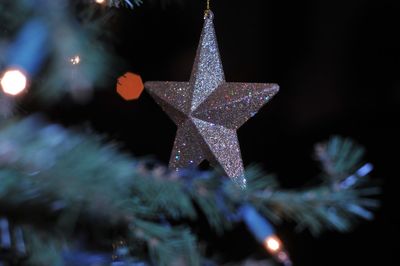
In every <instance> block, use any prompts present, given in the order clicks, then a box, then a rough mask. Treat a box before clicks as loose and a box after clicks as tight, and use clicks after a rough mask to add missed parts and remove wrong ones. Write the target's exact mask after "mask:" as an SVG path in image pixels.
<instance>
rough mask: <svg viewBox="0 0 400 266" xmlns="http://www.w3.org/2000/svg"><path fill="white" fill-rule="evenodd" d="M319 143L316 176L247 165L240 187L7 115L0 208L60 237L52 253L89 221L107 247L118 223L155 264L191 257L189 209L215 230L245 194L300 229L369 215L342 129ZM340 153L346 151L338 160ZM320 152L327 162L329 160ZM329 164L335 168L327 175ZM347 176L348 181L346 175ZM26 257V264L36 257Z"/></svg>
mask: <svg viewBox="0 0 400 266" xmlns="http://www.w3.org/2000/svg"><path fill="white" fill-rule="evenodd" d="M349 143H351V145H350V144H349ZM349 145H350V147H351V148H350V149H349V148H348V146H349ZM318 147H319V148H318V149H317V151H318V153H317V154H318V155H319V158H320V160H321V161H322V166H324V172H323V173H324V174H323V178H322V179H321V184H320V185H318V186H316V187H311V188H306V189H303V190H299V191H287V190H281V189H279V186H278V185H277V182H276V178H275V177H274V176H271V175H265V174H264V173H263V172H262V171H261V170H259V169H258V168H255V167H252V168H250V169H249V170H248V171H247V178H248V188H247V189H246V190H242V189H240V188H238V187H237V186H236V185H234V183H233V182H230V181H229V180H228V179H224V178H222V177H221V176H220V175H218V174H217V173H208V172H198V171H189V172H188V173H187V177H182V176H179V175H177V174H176V173H175V172H169V171H168V170H167V169H166V168H165V167H163V166H162V165H158V166H156V167H155V168H153V169H148V167H146V164H145V161H141V160H138V159H135V158H133V157H131V156H129V155H127V154H123V153H121V152H119V151H118V149H117V146H116V145H110V144H104V140H102V139H101V138H100V137H97V136H94V135H85V134H81V133H78V132H74V131H71V130H65V129H64V128H62V127H61V126H59V125H54V124H48V123H46V122H44V121H43V119H42V118H40V117H38V116H32V117H29V118H26V119H23V120H13V121H8V123H7V124H5V125H3V126H2V127H1V129H0V206H1V209H0V210H2V212H5V213H7V215H8V217H13V219H15V220H16V222H17V223H20V224H23V225H29V227H30V228H31V229H30V231H32V232H33V233H34V234H36V235H39V236H41V237H39V239H48V238H50V239H51V242H55V243H60V244H57V245H54V246H53V248H52V249H51V252H52V253H51V254H50V255H51V256H52V257H54V260H57V256H55V255H54V254H58V255H60V254H61V251H62V250H63V249H65V247H66V246H70V245H72V244H73V243H74V242H73V240H74V234H76V231H77V230H78V229H79V228H80V227H82V226H83V227H84V228H90V229H89V230H86V231H85V232H87V231H89V232H90V231H92V230H93V231H95V232H96V233H95V234H94V235H96V237H97V238H99V239H98V241H96V242H98V243H106V246H108V247H111V245H112V243H113V241H115V239H113V237H110V236H109V235H107V233H105V232H108V231H109V230H112V231H113V230H115V228H120V227H121V226H122V228H124V230H122V233H119V234H117V235H118V237H120V236H122V237H123V238H124V239H125V241H126V242H127V243H128V246H129V248H130V251H131V253H132V255H133V256H136V257H140V256H142V255H143V254H147V255H146V257H145V258H144V259H146V260H149V261H152V262H153V263H154V264H155V265H171V263H172V262H174V263H175V262H176V260H179V261H182V262H184V263H186V264H189V265H199V263H200V261H201V259H200V258H201V255H200V252H199V249H198V247H197V245H196V237H195V236H194V235H193V233H192V232H191V229H190V228H189V227H187V225H186V222H185V221H186V220H192V221H195V220H197V219H198V217H199V213H198V211H201V212H202V213H203V214H204V215H205V217H206V218H207V221H208V223H209V225H210V226H211V227H212V228H213V229H214V230H215V231H216V232H217V233H223V232H224V231H226V230H229V229H230V228H232V226H233V225H234V224H235V223H236V220H235V219H234V218H232V217H230V216H232V215H233V216H235V214H237V212H238V209H239V208H240V206H242V205H243V204H245V203H250V204H252V205H253V206H255V207H256V208H257V209H258V210H259V211H260V212H261V213H263V214H264V215H265V216H266V217H267V218H269V220H271V221H273V222H274V223H279V222H280V221H282V220H285V219H289V220H294V221H296V222H297V224H298V227H299V229H305V228H307V229H309V230H311V232H313V233H316V234H317V233H320V232H322V231H323V230H324V229H334V230H339V231H347V230H349V229H350V228H351V227H352V226H353V225H354V222H355V221H356V219H355V218H356V217H357V216H359V217H362V218H371V216H372V213H371V212H370V211H369V210H370V209H374V208H376V207H377V201H376V200H375V199H374V198H371V196H374V195H375V194H376V193H378V192H379V190H378V189H377V188H376V187H375V186H371V185H369V183H368V182H367V181H368V178H367V177H366V176H355V175H356V173H357V172H359V171H358V170H357V169H359V167H360V162H361V157H360V155H359V154H360V148H359V147H358V146H356V145H355V144H353V143H352V142H350V141H349V140H344V139H341V138H333V139H332V140H331V141H329V142H328V143H327V144H325V145H323V146H318ZM321 147H323V148H321ZM321 154H322V155H321ZM342 156H345V157H346V158H348V159H349V160H346V163H344V161H343V160H342V159H340V158H342ZM350 158H358V160H355V159H353V160H350ZM326 161H330V162H331V163H330V164H329V165H330V166H329V167H328V168H326ZM349 161H350V162H352V165H350V164H349V163H348V162H349ZM331 168H333V169H335V171H334V173H335V177H330V174H329V173H331V170H330V169H331ZM336 173H340V175H338V176H340V178H337V177H336ZM328 176H329V177H328ZM352 176H353V177H355V179H354V180H355V181H354V182H350V183H349V182H348V180H349V179H348V178H351V177H352ZM325 177H328V178H327V179H325ZM345 177H347V178H345ZM336 178H337V179H336ZM325 180H329V182H326V181H325ZM331 180H336V181H337V182H334V183H333V184H332V183H331V182H330V181H331ZM339 181H340V182H339ZM343 184H345V185H343ZM221 204H222V206H223V208H222V207H221ZM196 206H197V207H198V208H197V207H196ZM27 210H29V215H27ZM21 214H22V215H21ZM99 221H101V222H99ZM43 224H46V225H47V226H46V230H43V227H42V226H43ZM104 227H105V228H109V230H104ZM32 228H33V229H32ZM51 232H57V234H53V233H51ZM34 239H37V237H36V238H34ZM36 242H37V241H36ZM36 242H35V241H31V243H32V245H34V246H35V247H34V248H33V249H34V250H35V254H36V255H35V257H34V259H35V258H36V259H37V257H40V255H37V253H38V254H40V253H41V252H43V253H45V254H44V255H43V257H44V258H47V257H48V256H50V255H49V254H47V252H49V250H48V249H47V248H44V247H43V248H41V245H39V244H35V243H36ZM44 242H47V240H46V241H44ZM107 243H108V244H107ZM57 247H59V249H57ZM57 251H58V253H57ZM46 254H47V255H46ZM176 254H180V256H176ZM34 259H32V265H40V263H37V264H35V263H34V261H35V260H34ZM54 265H56V264H54Z"/></svg>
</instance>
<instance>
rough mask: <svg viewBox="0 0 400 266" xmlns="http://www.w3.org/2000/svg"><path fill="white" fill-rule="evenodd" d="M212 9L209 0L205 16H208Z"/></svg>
mask: <svg viewBox="0 0 400 266" xmlns="http://www.w3.org/2000/svg"><path fill="white" fill-rule="evenodd" d="M210 11H211V9H210V0H207V8H206V11H204V18H207V17H208V15H209V14H210Z"/></svg>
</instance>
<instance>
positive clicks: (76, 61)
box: [69, 55, 81, 65]
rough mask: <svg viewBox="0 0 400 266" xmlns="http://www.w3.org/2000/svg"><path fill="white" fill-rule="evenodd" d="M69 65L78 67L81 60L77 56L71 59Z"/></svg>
mask: <svg viewBox="0 0 400 266" xmlns="http://www.w3.org/2000/svg"><path fill="white" fill-rule="evenodd" d="M69 61H70V62H71V64H73V65H78V64H79V63H80V62H81V58H80V56H79V55H76V56H74V57H72V58H71V59H70V60H69Z"/></svg>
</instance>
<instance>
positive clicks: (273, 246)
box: [264, 235, 282, 254]
mask: <svg viewBox="0 0 400 266" xmlns="http://www.w3.org/2000/svg"><path fill="white" fill-rule="evenodd" d="M264 246H265V248H266V249H267V250H268V251H269V252H270V253H272V254H274V253H277V252H279V251H280V250H281V248H282V243H281V241H280V240H279V238H278V237H277V236H274V235H273V236H270V237H268V238H267V239H265V241H264Z"/></svg>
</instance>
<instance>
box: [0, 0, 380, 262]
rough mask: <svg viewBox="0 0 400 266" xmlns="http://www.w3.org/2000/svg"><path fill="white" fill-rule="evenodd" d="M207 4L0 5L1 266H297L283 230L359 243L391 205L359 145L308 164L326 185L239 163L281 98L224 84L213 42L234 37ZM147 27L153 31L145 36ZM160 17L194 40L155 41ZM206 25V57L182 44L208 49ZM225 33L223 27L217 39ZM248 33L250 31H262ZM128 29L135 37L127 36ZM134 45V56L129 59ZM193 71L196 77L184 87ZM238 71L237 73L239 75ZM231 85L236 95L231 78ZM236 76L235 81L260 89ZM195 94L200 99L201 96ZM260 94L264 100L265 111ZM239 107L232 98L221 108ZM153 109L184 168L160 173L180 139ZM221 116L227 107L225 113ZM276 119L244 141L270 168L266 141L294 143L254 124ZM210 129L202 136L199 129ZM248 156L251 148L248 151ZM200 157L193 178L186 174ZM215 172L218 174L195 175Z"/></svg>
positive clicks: (327, 147) (317, 153)
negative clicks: (365, 224)
mask: <svg viewBox="0 0 400 266" xmlns="http://www.w3.org/2000/svg"><path fill="white" fill-rule="evenodd" d="M170 2H172V3H170ZM200 2H201V3H200ZM206 2H207V1H204V2H203V1H199V3H197V4H193V5H189V4H187V6H185V4H183V5H184V6H182V5H178V4H177V3H173V1H140V0H120V1H112V0H108V1H107V0H103V1H100V0H96V1H94V0H93V1H91V0H90V1H89V0H88V1H67V0H58V1H54V0H53V1H52V0H40V1H29V0H18V1H9V0H7V1H3V3H1V6H0V21H1V23H0V25H2V26H1V27H2V35H1V39H0V41H1V42H0V62H1V63H0V64H1V71H2V72H1V81H0V82H1V88H2V91H1V93H0V123H1V124H0V214H1V218H0V248H1V253H0V265H1V264H4V265H114V266H115V265H275V264H277V265H280V264H282V265H292V263H293V262H292V259H291V258H290V253H291V251H292V250H291V246H290V244H289V245H288V244H287V243H288V240H287V238H288V236H289V233H288V232H286V233H285V234H282V229H281V228H283V227H287V228H290V229H293V230H290V234H295V233H296V232H295V231H308V232H310V233H311V234H312V235H314V236H318V235H320V234H321V233H322V232H324V231H326V230H333V231H338V232H348V231H350V230H351V229H353V228H354V226H355V225H357V223H358V222H359V221H360V220H361V219H366V220H372V219H373V217H374V213H373V211H374V210H375V209H376V208H377V207H378V206H379V201H378V200H377V199H376V196H377V195H379V193H380V188H379V186H377V185H376V184H374V183H373V182H371V180H370V178H369V174H370V173H371V172H372V170H373V165H372V164H371V163H369V162H367V161H366V159H365V156H364V155H365V150H364V148H363V147H361V146H360V145H359V144H357V142H355V141H352V140H350V139H348V138H343V137H338V136H334V137H330V138H328V139H327V140H326V141H321V142H320V143H318V144H316V145H315V146H314V153H313V155H312V154H302V155H300V156H301V158H299V163H300V164H301V163H302V162H304V161H311V162H312V159H315V160H316V161H317V162H318V168H319V169H318V172H317V171H314V172H315V173H314V174H315V176H316V178H315V179H312V180H313V181H312V183H311V184H309V185H307V186H304V185H300V184H298V183H295V184H296V185H295V186H294V185H293V183H292V184H290V185H287V184H286V185H285V184H284V185H281V184H280V183H281V179H280V178H281V174H280V173H278V174H277V175H274V174H269V173H268V172H267V171H265V170H264V169H265V168H266V167H265V165H263V164H261V163H256V162H257V161H259V160H257V158H259V157H257V156H255V158H256V159H255V160H254V164H252V163H253V162H252V160H250V158H252V156H244V161H245V166H246V167H245V168H243V166H242V162H241V160H242V159H241V157H240V153H239V152H240V151H239V148H238V143H237V137H236V133H234V134H233V133H232V134H233V135H232V134H231V131H229V130H233V129H234V130H235V132H236V129H238V128H239V126H241V125H242V124H243V123H244V122H245V121H247V119H249V118H250V116H254V115H255V114H256V112H257V111H258V110H260V108H261V106H262V105H264V104H265V103H266V101H269V100H270V99H271V98H272V96H274V95H275V94H276V93H277V91H278V89H277V85H275V84H261V83H257V85H251V84H253V83H230V82H225V77H224V73H223V70H222V66H220V65H221V62H220V61H221V60H220V58H219V54H218V46H217V44H216V41H215V40H216V38H217V39H218V40H219V41H220V39H221V37H222V36H224V37H225V36H226V35H223V34H222V33H221V32H220V30H222V29H224V28H225V29H228V28H229V27H228V26H227V25H226V23H227V22H224V17H223V15H221V14H218V12H217V11H215V12H214V13H215V14H213V13H212V12H211V9H213V6H212V5H213V3H212V2H211V7H210V2H209V1H208V3H207V5H206ZM221 2H223V1H221ZM219 4H220V5H222V4H223V3H219ZM225 5H228V3H225ZM172 7H173V8H172ZM202 7H203V9H204V8H205V9H206V12H205V14H203V13H202V12H203V10H202ZM185 8H186V9H189V8H191V9H193V10H194V9H196V10H197V11H196V12H198V14H199V15H198V17H188V14H187V12H185ZM220 10H222V9H218V11H219V12H220ZM237 10H240V8H239V7H237ZM237 12H239V11H237ZM242 12H243V11H242ZM144 14H146V16H148V17H147V18H146V21H147V22H148V23H150V24H146V25H137V24H136V23H135V22H138V21H140V19H143V16H144ZM161 14H163V16H165V17H163V19H168V18H170V17H172V16H174V17H175V18H176V17H177V16H181V17H182V20H179V19H178V20H176V21H175V22H173V26H174V27H176V28H177V29H179V28H180V24H181V23H183V18H185V16H186V21H188V22H189V21H190V22H193V25H190V27H189V26H186V28H191V29H192V31H191V32H188V33H183V32H182V31H180V30H177V32H175V33H171V32H162V31H160V30H158V31H157V32H158V33H159V35H155V34H154V33H153V32H154V31H155V30H154V29H155V27H158V26H160V25H158V24H157V25H151V21H152V19H153V18H155V17H156V16H160V15H161ZM203 15H204V20H203ZM236 15H237V14H236ZM212 16H215V18H214V23H215V24H216V26H215V27H216V30H215V31H216V34H215V32H214V26H213V25H212V24H211V23H212ZM237 16H238V19H240V20H243V18H242V17H241V15H240V14H239V15H237ZM201 23H204V29H203V34H202V37H201V40H200V45H199V49H198V53H197V56H195V55H194V54H195V45H196V44H195V43H192V44H190V45H183V44H182V43H184V42H185V40H184V39H185V35H184V34H193V38H195V37H194V36H197V37H196V38H197V39H198V36H199V35H200V29H201V26H200V24H201ZM218 23H221V24H222V25H223V24H224V23H225V26H224V27H221V28H219V27H218ZM243 23H248V24H247V26H246V27H248V28H249V29H251V23H252V22H251V21H247V20H246V21H245V22H243ZM132 27H134V28H135V30H134V31H133V32H134V34H136V35H135V36H127V35H129V34H131V33H132V31H129V29H131V28H132ZM269 27H271V26H269ZM165 30H167V29H165ZM220 33H221V34H220ZM160 34H161V36H160ZM235 34H239V33H235ZM186 36H187V35H186ZM216 36H217V37H216ZM228 37H229V36H228ZM130 42H132V43H136V44H137V47H134V48H132V47H129V46H130V45H129V43H130ZM214 42H215V43H214ZM246 42H247V43H248V46H247V48H249V47H250V49H251V47H253V46H254V45H259V44H255V43H256V42H257V40H251V39H249V40H247V41H246ZM127 43H128V44H127ZM210 43H211V44H210ZM224 44H225V42H224ZM162 45H165V46H166V48H165V49H171V51H170V53H171V56H166V55H163V54H161V53H160V52H159V51H155V50H154V49H157V47H159V46H162ZM231 45H233V44H231ZM187 46H189V47H192V48H193V49H192V48H190V49H191V50H190V51H184V52H182V54H185V53H188V55H187V56H186V57H187V59H186V58H184V59H181V60H182V61H183V62H184V63H182V64H181V65H180V67H181V68H182V69H180V68H176V67H175V66H176V65H177V64H178V63H177V61H179V58H177V59H176V61H175V62H166V61H165V60H171V58H173V57H178V56H179V55H176V54H177V51H178V50H181V51H182V50H183V49H185V48H183V47H187ZM271 46H272V47H273V44H271ZM172 47H174V48H172ZM210 47H211V48H210ZM136 49H138V50H136ZM207 49H209V50H207ZM230 49H233V48H232V46H231V47H230ZM239 49H241V48H239ZM268 49H270V48H268ZM271 49H272V48H271ZM164 51H165V50H164ZM210 51H211V52H210ZM215 51H216V52H215ZM221 53H222V58H223V60H222V64H224V62H226V61H227V60H228V58H226V57H224V52H223V49H222V52H221ZM271 53H272V52H271ZM249 54H251V52H250V53H249ZM217 55H218V56H217ZM195 57H196V59H195V67H194V70H193V72H192V77H194V78H191V79H190V82H183V80H186V81H187V80H188V78H185V77H188V76H189V74H190V67H191V65H190V64H191V63H190V62H191V61H193V59H194V58H195ZM127 58H129V59H127ZM238 59H239V60H238V61H237V62H233V63H234V64H236V63H237V64H240V63H243V60H244V59H243V58H240V57H239V58H238ZM145 60H146V61H147V62H145ZM202 60H203V61H202ZM213 60H214V61H213ZM229 60H230V61H232V60H233V61H235V60H236V59H235V58H233V59H229ZM260 60H261V61H262V59H260ZM210 61H211V63H210ZM230 61H229V62H230ZM240 61H241V62H240ZM196 63H198V67H197V66H196ZM262 63H264V62H262ZM187 64H189V65H187ZM265 64H268V63H265ZM174 65H175V66H174ZM215 65H218V66H217V67H215ZM204 66H205V67H204ZM185 67H187V69H184V68H185ZM213 67H215V68H213ZM156 68H157V69H158V72H159V73H157V71H156V70H154V69H156ZM204 69H206V70H204ZM210 69H211V70H210ZM267 69H272V66H267ZM153 70H154V71H153ZM208 70H210V71H208ZM131 71H133V72H138V73H141V72H143V73H150V74H147V75H146V78H144V76H142V77H143V80H145V81H148V80H163V79H166V80H174V79H176V80H182V82H179V83H173V84H174V86H173V87H171V86H170V84H171V83H169V82H146V83H145V85H143V83H142V78H141V77H140V76H139V75H137V74H133V73H130V72H131ZM218 71H220V72H221V73H222V74H221V73H219V72H218ZM225 71H226V73H225V74H226V80H228V81H231V80H232V79H233V78H232V77H233V76H232V75H233V74H229V71H232V69H231V68H226V69H225ZM235 71H236V73H234V74H236V75H237V77H235V79H239V80H241V81H243V80H249V77H251V76H247V77H246V76H244V75H241V74H240V72H238V71H240V70H234V71H232V72H235ZM248 71H249V70H248ZM257 71H262V72H268V71H265V69H262V70H257ZM126 72H128V73H126ZM162 72H166V73H163V74H161V73H162ZM124 73H126V74H124ZM263 75H264V73H263ZM263 75H261V76H263ZM209 77H212V78H211V81H210V80H207V78H209ZM265 79H266V78H263V79H262V81H263V82H265ZM282 79H284V77H283V78H282ZM215 80H216V81H215ZM279 80H281V79H279ZM214 81H215V82H216V83H218V84H217V85H215V86H214V87H213V88H212V90H213V91H211V89H210V88H211V87H210V86H211V85H210V86H208V85H209V84H214V83H213V82H214ZM277 83H279V82H277ZM176 84H179V86H177V85H176ZM188 84H189V85H188ZM199 84H200V85H199ZM204 84H205V85H204ZM285 85H286V84H285ZM207 86H208V87H207ZM252 86H255V87H252ZM144 87H146V89H147V91H148V94H146V93H145V92H143V89H144ZM189 87H190V88H195V89H194V92H193V91H192V92H191V93H192V94H193V95H194V96H193V95H192V94H191V96H190V104H192V105H195V104H196V103H195V102H196V99H197V98H198V99H200V98H201V101H200V100H199V104H198V105H197V106H196V108H192V109H190V111H187V112H186V113H185V112H184V111H182V110H183V109H184V108H186V107H185V106H183V105H185V104H186V103H187V102H186V100H185V99H184V98H179V97H178V96H179V95H180V94H179V92H180V91H181V90H186V89H187V88H189ZM196 88H201V90H202V93H198V95H197V96H196ZM220 88H222V89H220ZM232 88H233V89H232ZM261 89H264V92H263V93H264V94H262V99H261V100H260V98H254V97H255V96H254V95H256V94H257V93H259V91H260V90H261ZM188 90H189V89H188ZM207 90H210V91H207ZM214 90H215V91H216V93H214ZM283 90H284V89H283ZM204 91H206V92H204ZM220 91H222V93H220ZM238 91H239V92H240V91H243V92H245V93H247V94H246V96H244V94H243V95H242V94H240V93H238ZM248 92H252V93H253V95H250V96H248ZM174 93H175V94H174ZM176 93H177V94H176ZM228 93H231V94H232V95H233V96H232V95H230V96H231V98H230V97H226V95H227V94H228ZM235 93H236V94H235ZM150 95H151V96H152V97H153V98H154V100H155V101H156V102H157V103H159V104H160V105H161V106H162V107H163V109H164V110H165V111H166V112H167V113H168V114H169V115H170V117H171V118H172V119H173V120H174V122H175V123H176V124H177V126H178V133H177V140H176V144H175V145H174V150H173V153H172V155H171V164H170V166H173V167H172V168H173V169H168V167H167V165H166V163H165V161H166V158H167V156H168V153H169V152H170V149H171V143H167V142H168V141H167V139H168V138H170V136H172V138H173V137H174V134H175V131H176V129H175V128H174V127H173V123H172V122H170V121H168V119H167V117H166V115H164V114H163V112H162V111H161V110H160V108H158V107H157V106H156V103H154V102H153V100H152V99H151V98H150ZM278 95H279V94H278ZM196 97H197V98H196ZM235 97H236V98H235ZM257 97H258V96H257ZM209 99H211V100H209ZM252 99H256V100H257V99H258V100H259V101H260V102H257V101H256V100H252ZM131 100H134V101H131ZM273 101H274V100H271V104H273ZM221 102H222V103H221ZM238 102H240V105H239V104H238ZM188 103H189V102H188ZM218 104H219V105H218ZM235 104H236V105H235ZM216 105H218V106H223V107H221V108H219V107H218V108H219V109H218V111H215V110H214V109H215V108H214V107H215V106H216ZM182 106H183V107H182ZM232 106H234V107H235V108H234V107H232ZM275 106H276V105H275ZM192 107H193V106H192ZM273 107H274V106H272V108H271V109H273ZM180 108H182V110H180ZM202 108H203V109H202ZM213 108H214V109H213ZM129 109H132V110H129ZM253 109H254V110H253ZM111 110H113V111H111ZM176 110H178V111H180V112H178V111H176ZM268 111H270V110H268V107H266V108H263V109H261V111H259V112H260V113H259V114H258V115H255V117H254V119H258V117H259V119H258V120H257V121H256V122H255V123H254V124H253V125H250V128H249V129H247V130H249V131H252V133H251V134H247V135H251V136H253V137H254V138H255V139H254V142H255V144H254V143H253V144H252V145H253V147H256V148H257V149H259V150H258V151H257V152H258V153H260V154H261V153H262V154H264V153H269V152H268V145H269V143H270V142H280V143H282V144H279V145H278V146H282V145H290V141H289V142H287V140H286V139H285V137H286V138H288V137H290V136H279V132H278V131H277V132H276V133H268V134H267V135H266V136H264V135H262V134H260V136H258V137H257V136H255V135H256V134H258V133H257V132H254V131H256V130H257V128H259V126H258V125H257V124H256V123H259V124H261V123H262V124H264V123H268V120H269V119H275V117H274V115H271V116H269V117H268V116H266V114H265V113H268ZM272 111H273V110H272ZM183 113H184V115H185V116H183ZM275 113H276V114H275V116H276V119H279V115H278V114H277V112H276V111H275ZM130 114H133V115H135V117H130V116H129V115H130ZM250 114H251V115H250ZM201 115H204V116H201ZM183 117H184V118H183ZM188 117H189V118H190V119H192V120H193V121H194V122H193V123H194V125H195V126H197V127H198V128H199V126H198V125H199V124H196V123H200V124H201V123H211V122H210V120H212V123H211V126H209V127H206V126H204V127H202V128H201V129H198V131H197V129H196V127H195V126H194V128H195V130H192V129H190V126H191V125H192V124H184V123H183V122H182V121H181V120H182V119H186V120H185V121H187V120H188ZM200 118H201V119H202V122H201V121H200V122H199V121H198V120H196V119H200ZM190 119H189V120H190ZM192 120H191V121H192ZM239 120H240V121H239ZM252 120H253V119H250V121H252ZM204 121H206V122H204ZM227 121H228V122H227ZM86 122H88V123H86ZM85 123H86V124H85ZM239 123H240V125H239ZM249 123H250V122H249ZM102 125H107V126H105V127H103V126H102ZM202 125H203V124H202ZM215 125H217V126H221V129H219V130H220V131H215V130H216V129H215V127H214V126H215ZM114 126H115V127H114ZM180 126H181V127H180ZM146 127H148V128H147V129H146ZM93 128H94V129H93ZM244 128H246V126H244ZM122 130H125V131H124V132H123V133H121V131H122ZM202 130H203V131H202ZM274 130H275V129H274V128H272V127H271V128H269V129H268V131H274ZM150 131H151V132H150ZM181 131H184V133H181V134H182V136H181V137H179V134H180V133H179V132H181ZM215 132H218V133H215ZM221 132H223V133H224V134H222V133H221ZM227 132H228V133H227ZM232 132H233V131H232ZM263 133H266V130H264V131H263ZM196 134H198V135H199V136H200V135H201V137H199V136H198V137H194V136H195V135H196ZM240 134H241V131H240V132H239V137H240ZM127 135H129V138H131V139H133V140H131V142H128V141H127V140H126V136H127ZM210 136H211V137H210ZM250 138H251V137H250ZM261 138H263V139H262V141H261V143H259V142H260V140H261ZM160 139H162V140H160ZM215 139H216V141H215V142H213V140H215ZM243 139H244V138H243ZM240 140H242V138H241V137H240ZM247 141H248V142H246V145H251V144H250V143H251V141H252V140H251V139H248V140H247ZM313 141H315V140H313ZM232 143H234V144H232ZM283 143H286V144H283ZM195 144H196V145H197V146H196V145H195ZM159 145H161V146H159ZM186 145H187V146H186ZM213 145H214V146H213ZM244 146H245V145H243V143H242V144H241V147H242V149H244V150H245V152H244V155H246V148H245V147H244ZM186 147H187V149H188V151H187V152H186V150H184V149H185V148H186ZM214 147H217V148H214ZM221 147H223V148H221ZM282 149H283V148H282ZM294 154H295V155H296V156H298V153H296V152H294ZM134 155H135V156H134ZM152 155H154V156H152ZM196 156H197V157H196ZM265 156H266V157H267V158H273V156H274V155H273V154H270V155H265ZM310 156H313V157H312V158H311V157H310ZM284 157H285V155H279V156H277V158H280V159H283V158H284ZM193 158H195V159H193ZM196 158H199V160H198V162H197V161H196V162H195V164H193V165H190V164H180V162H181V161H182V160H183V159H187V160H188V161H190V162H192V160H196ZM253 158H254V157H253ZM204 159H207V160H208V161H210V163H211V164H212V166H213V167H211V168H210V167H208V166H207V165H205V164H201V165H200V167H197V164H200V163H201V162H203V160H204ZM232 165H233V166H232ZM267 166H268V165H267ZM178 168H179V169H178ZM315 168H316V167H315ZM300 171H301V167H300V169H298V170H296V173H297V172H298V175H299V176H304V175H303V174H301V173H300ZM288 172H290V171H288ZM310 180H311V179H309V178H307V181H310ZM284 181H285V180H284ZM286 182H287V180H286ZM292 182H293V181H292ZM297 182H299V181H297ZM282 235H283V236H282ZM230 239H233V242H232V241H231V240H230ZM241 239H243V240H242V241H241ZM227 246H228V247H227ZM293 261H294V263H293V264H296V260H295V259H294V260H293Z"/></svg>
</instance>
